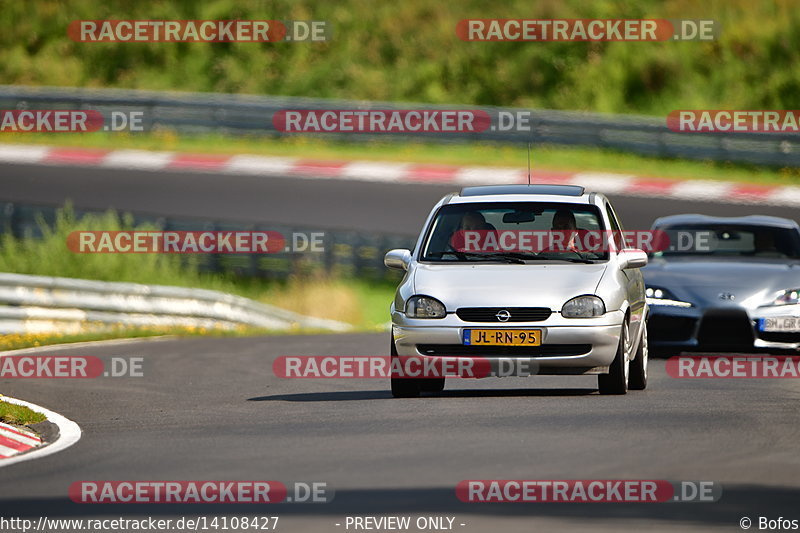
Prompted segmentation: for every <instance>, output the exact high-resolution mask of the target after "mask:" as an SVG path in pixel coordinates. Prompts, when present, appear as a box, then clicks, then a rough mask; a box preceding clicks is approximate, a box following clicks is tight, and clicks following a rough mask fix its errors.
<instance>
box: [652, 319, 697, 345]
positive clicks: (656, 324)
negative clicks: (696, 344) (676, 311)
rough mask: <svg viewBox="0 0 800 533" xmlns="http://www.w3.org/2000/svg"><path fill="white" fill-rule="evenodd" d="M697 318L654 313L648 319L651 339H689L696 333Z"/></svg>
mask: <svg viewBox="0 0 800 533" xmlns="http://www.w3.org/2000/svg"><path fill="white" fill-rule="evenodd" d="M696 323H697V319H695V318H692V317H688V316H665V315H653V316H651V317H650V318H649V319H648V320H647V336H648V337H649V338H650V340H651V341H672V342H680V341H688V340H689V339H691V338H692V335H694V328H695V325H696Z"/></svg>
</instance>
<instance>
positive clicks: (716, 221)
mask: <svg viewBox="0 0 800 533" xmlns="http://www.w3.org/2000/svg"><path fill="white" fill-rule="evenodd" d="M680 224H709V225H721V224H731V225H746V226H772V227H776V228H795V229H797V228H798V225H797V222H795V221H794V220H791V219H789V218H780V217H771V216H767V215H747V216H743V217H712V216H708V215H701V214H698V213H686V214H681V215H670V216H666V217H661V218H659V219H656V221H655V222H653V227H654V228H655V227H662V226H676V225H680Z"/></svg>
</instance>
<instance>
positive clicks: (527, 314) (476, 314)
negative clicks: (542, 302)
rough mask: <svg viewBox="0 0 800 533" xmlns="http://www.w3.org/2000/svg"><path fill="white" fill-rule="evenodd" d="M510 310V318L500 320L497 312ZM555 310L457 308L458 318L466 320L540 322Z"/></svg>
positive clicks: (537, 308) (542, 308) (533, 308)
mask: <svg viewBox="0 0 800 533" xmlns="http://www.w3.org/2000/svg"><path fill="white" fill-rule="evenodd" d="M500 311H508V313H509V314H510V315H511V316H510V317H509V318H508V320H500V319H499V318H497V314H498V313H499V312H500ZM552 313H553V312H552V311H551V310H550V308H548V307H461V308H459V309H457V310H456V315H457V316H458V318H460V319H461V320H463V321H465V322H540V321H542V320H547V319H548V318H549V317H550V315H551V314H552Z"/></svg>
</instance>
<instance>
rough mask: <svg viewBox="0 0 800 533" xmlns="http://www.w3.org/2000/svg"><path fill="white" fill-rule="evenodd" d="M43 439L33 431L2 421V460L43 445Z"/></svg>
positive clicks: (0, 445)
mask: <svg viewBox="0 0 800 533" xmlns="http://www.w3.org/2000/svg"><path fill="white" fill-rule="evenodd" d="M41 444H42V439H41V438H40V437H39V435H37V434H36V433H34V432H32V431H26V430H24V429H20V428H17V427H14V426H10V425H8V424H4V423H2V422H0V460H2V459H8V458H9V457H13V456H15V455H17V454H18V453H22V452H27V451H28V450H32V449H33V448H36V447H37V446H41Z"/></svg>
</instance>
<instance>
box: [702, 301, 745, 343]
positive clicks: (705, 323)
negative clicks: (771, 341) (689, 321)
mask: <svg viewBox="0 0 800 533" xmlns="http://www.w3.org/2000/svg"><path fill="white" fill-rule="evenodd" d="M753 338H754V334H753V326H752V324H751V323H750V318H749V317H748V316H747V312H746V311H745V310H744V309H709V310H708V311H706V313H705V314H704V315H703V319H702V320H701V321H700V331H698V333H697V341H698V342H699V343H700V346H702V347H705V348H710V349H713V348H719V349H737V348H738V349H745V348H752V346H753Z"/></svg>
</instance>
